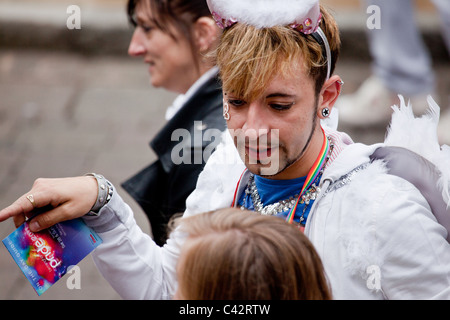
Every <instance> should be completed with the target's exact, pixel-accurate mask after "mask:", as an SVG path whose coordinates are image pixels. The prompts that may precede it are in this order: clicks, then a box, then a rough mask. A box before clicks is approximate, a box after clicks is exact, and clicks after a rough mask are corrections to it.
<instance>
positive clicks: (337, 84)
mask: <svg viewBox="0 0 450 320" xmlns="http://www.w3.org/2000/svg"><path fill="white" fill-rule="evenodd" d="M343 84H344V82H343V81H342V79H341V77H339V76H338V75H334V76H332V77H331V78H330V79H328V80H327V81H325V83H324V84H323V86H322V90H321V91H320V94H319V108H318V111H317V112H318V116H319V117H320V118H321V119H324V118H326V117H327V116H325V115H324V114H327V112H322V111H323V110H324V109H328V114H330V113H331V110H332V109H333V106H334V104H335V103H336V100H337V98H338V97H339V95H340V93H341V90H342V86H343Z"/></svg>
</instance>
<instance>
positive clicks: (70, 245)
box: [3, 218, 102, 296]
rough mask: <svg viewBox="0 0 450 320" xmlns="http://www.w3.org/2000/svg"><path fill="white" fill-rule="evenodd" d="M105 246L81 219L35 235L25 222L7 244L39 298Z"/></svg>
mask: <svg viewBox="0 0 450 320" xmlns="http://www.w3.org/2000/svg"><path fill="white" fill-rule="evenodd" d="M101 243H102V239H101V238H100V237H99V236H98V234H97V233H96V232H95V231H94V230H92V229H91V228H89V227H88V226H87V225H86V224H85V223H84V221H83V220H82V219H81V218H79V219H75V220H70V221H64V222H61V223H58V224H56V225H54V226H53V227H50V228H49V229H46V230H43V231H40V232H37V233H33V232H31V231H30V229H29V227H28V223H27V222H25V223H23V224H22V225H21V226H20V227H19V228H17V229H16V230H15V231H13V232H12V233H11V234H10V235H9V236H7V237H6V238H5V239H4V240H3V244H4V245H5V246H6V248H7V249H8V251H9V253H10V254H11V256H12V257H13V258H14V261H15V262H16V263H17V265H18V266H19V267H20V269H21V270H22V272H23V273H24V275H25V277H26V278H27V279H28V281H29V282H30V283H31V285H32V286H33V288H34V290H35V291H36V293H37V294H38V295H39V296H40V295H41V294H42V293H44V292H45V291H46V290H47V289H48V288H50V287H51V286H52V285H53V284H54V283H55V282H56V281H58V280H59V279H60V278H61V277H62V276H64V275H65V274H66V273H67V271H68V268H69V267H70V266H73V265H76V264H78V263H79V262H80V261H81V260H83V259H84V258H85V257H86V256H87V255H88V254H89V253H91V252H92V251H93V250H94V249H95V248H97V246H98V245H100V244H101Z"/></svg>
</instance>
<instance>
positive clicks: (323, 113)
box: [322, 108, 330, 118]
mask: <svg viewBox="0 0 450 320" xmlns="http://www.w3.org/2000/svg"><path fill="white" fill-rule="evenodd" d="M329 115H330V109H328V108H323V109H322V116H323V117H324V118H328V116H329Z"/></svg>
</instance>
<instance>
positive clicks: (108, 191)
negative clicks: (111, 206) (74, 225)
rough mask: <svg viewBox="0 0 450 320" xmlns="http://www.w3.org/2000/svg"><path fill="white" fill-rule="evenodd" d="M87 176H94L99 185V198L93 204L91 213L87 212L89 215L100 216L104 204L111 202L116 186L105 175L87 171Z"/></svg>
mask: <svg viewBox="0 0 450 320" xmlns="http://www.w3.org/2000/svg"><path fill="white" fill-rule="evenodd" d="M85 176H92V177H94V178H95V179H96V180H97V185H98V194H97V200H96V201H95V204H94V205H93V206H92V208H91V210H90V211H89V213H87V215H89V216H98V214H99V211H100V209H101V208H103V206H104V205H106V204H107V203H108V202H109V200H111V197H112V195H113V192H114V188H113V186H112V184H111V183H110V182H109V181H108V180H106V178H105V177H104V176H102V175H100V174H96V173H86V174H85Z"/></svg>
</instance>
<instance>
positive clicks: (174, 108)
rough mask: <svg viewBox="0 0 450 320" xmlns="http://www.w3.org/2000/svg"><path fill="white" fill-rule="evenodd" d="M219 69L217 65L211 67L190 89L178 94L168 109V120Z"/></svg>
mask: <svg viewBox="0 0 450 320" xmlns="http://www.w3.org/2000/svg"><path fill="white" fill-rule="evenodd" d="M218 71H219V68H218V67H217V66H215V67H213V68H211V69H209V70H208V71H206V72H205V73H204V74H203V75H202V76H201V77H200V78H198V79H197V81H195V82H194V84H193V85H192V86H191V87H190V88H189V89H188V91H186V93H185V94H180V95H178V96H177V97H176V98H175V100H174V101H173V102H172V105H170V106H169V107H168V108H167V110H166V120H167V121H169V120H170V119H172V118H173V117H174V116H175V115H176V114H177V112H178V111H179V110H180V109H181V108H182V107H183V105H184V104H185V103H186V101H188V100H189V99H190V98H191V97H192V96H193V95H194V93H195V92H197V90H198V89H199V88H200V87H201V86H202V85H203V84H204V83H206V82H207V81H208V80H209V79H211V78H212V77H214V76H215V75H216V74H217V72H218Z"/></svg>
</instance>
